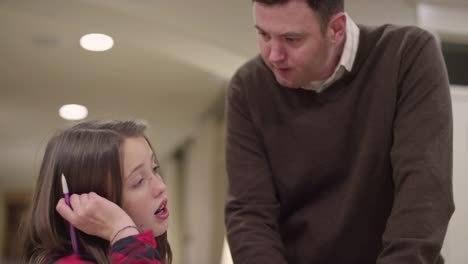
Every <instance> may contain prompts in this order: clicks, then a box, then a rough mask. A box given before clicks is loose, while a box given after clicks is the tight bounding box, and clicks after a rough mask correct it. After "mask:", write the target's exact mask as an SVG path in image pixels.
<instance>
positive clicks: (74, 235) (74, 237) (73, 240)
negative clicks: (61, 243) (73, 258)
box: [62, 173, 79, 254]
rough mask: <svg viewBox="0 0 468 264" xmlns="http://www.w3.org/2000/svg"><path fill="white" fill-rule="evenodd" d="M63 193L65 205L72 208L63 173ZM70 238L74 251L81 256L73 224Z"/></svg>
mask: <svg viewBox="0 0 468 264" xmlns="http://www.w3.org/2000/svg"><path fill="white" fill-rule="evenodd" d="M62 191H63V196H64V197H65V203H66V204H67V205H68V206H69V207H70V208H71V205H70V192H69V191H68V185H67V180H66V179H65V176H64V175H63V173H62ZM70 237H71V242H72V247H73V251H74V252H75V254H79V253H78V241H77V239H76V233H75V228H74V227H73V225H72V224H70Z"/></svg>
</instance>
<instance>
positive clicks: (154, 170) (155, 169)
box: [153, 166, 159, 174]
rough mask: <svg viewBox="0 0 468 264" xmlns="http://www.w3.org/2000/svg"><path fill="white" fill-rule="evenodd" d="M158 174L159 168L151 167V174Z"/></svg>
mask: <svg viewBox="0 0 468 264" xmlns="http://www.w3.org/2000/svg"><path fill="white" fill-rule="evenodd" d="M158 172H159V166H154V167H153V173H154V174H158Z"/></svg>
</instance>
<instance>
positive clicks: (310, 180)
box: [226, 0, 454, 264]
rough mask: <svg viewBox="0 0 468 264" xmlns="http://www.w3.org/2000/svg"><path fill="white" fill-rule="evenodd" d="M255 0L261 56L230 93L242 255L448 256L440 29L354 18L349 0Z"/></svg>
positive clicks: (239, 263)
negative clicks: (347, 9)
mask: <svg viewBox="0 0 468 264" xmlns="http://www.w3.org/2000/svg"><path fill="white" fill-rule="evenodd" d="M253 2H254V3H253V13H254V18H255V27H256V28H257V30H258V45H259V47H260V53H261V54H260V55H261V56H259V57H256V58H254V59H252V60H251V61H249V62H248V63H246V64H245V65H244V66H242V67H241V68H240V69H239V70H238V71H237V73H236V74H235V76H234V77H233V78H232V80H231V82H230V84H229V87H228V91H227V139H226V140H227V141H226V154H227V156H226V159H227V172H228V178H229V189H228V197H227V203H226V227H227V236H228V241H229V244H230V248H231V252H232V256H233V260H234V263H236V264H249V263H253V264H263V263H265V264H266V263H269V264H284V263H289V264H311V263H318V264H327V263H329V264H340V263H345V264H352V263H356V264H366V263H378V264H384V263H385V264H387V263H392V264H393V263H399V264H405V263H408V264H410V263H411V264H422V263H424V264H426V263H427V264H428V263H443V262H444V261H443V258H442V256H441V255H440V249H441V247H442V242H443V240H444V236H445V233H446V229H447V225H448V222H449V219H450V217H451V215H452V214H453V211H454V204H453V194H452V179H451V177H452V176H451V173H452V171H451V165H452V115H451V102H450V93H449V85H448V78H447V73H446V69H445V65H444V62H443V59H442V55H441V52H440V49H439V46H438V43H437V42H436V40H435V38H434V37H433V36H432V35H431V34H429V33H428V32H426V31H423V30H421V29H419V28H417V27H397V26H393V25H385V26H381V27H376V28H369V27H364V26H357V25H356V24H355V23H353V21H352V20H351V18H350V17H349V16H347V15H346V14H345V13H344V12H343V0H341V1H340V0H328V1H324V0H322V1H321V0H308V1H307V0H290V1H288V0H254V1H253Z"/></svg>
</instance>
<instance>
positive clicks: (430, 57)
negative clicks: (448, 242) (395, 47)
mask: <svg viewBox="0 0 468 264" xmlns="http://www.w3.org/2000/svg"><path fill="white" fill-rule="evenodd" d="M414 39H415V40H414V41H412V43H409V42H410V41H408V40H406V41H408V45H406V48H404V53H403V56H402V63H401V68H400V72H399V87H398V89H399V91H398V93H399V94H398V99H397V110H396V113H395V119H394V126H393V129H394V139H393V146H392V150H391V161H392V167H393V180H394V185H395V192H394V195H395V197H394V204H393V208H392V211H391V214H390V217H389V218H388V221H387V225H386V229H385V232H384V234H383V238H382V239H383V250H382V252H381V254H380V256H379V258H378V260H377V263H378V264H390V263H401V264H404V263H408V264H410V263H411V264H429V263H443V260H442V258H441V255H440V250H441V247H442V243H443V240H444V237H445V234H446V231H447V226H448V222H449V220H450V217H451V215H452V214H453V211H454V202H453V193H452V108H451V99H450V89H449V84H448V78H447V72H446V69H445V64H444V61H443V59H442V54H441V52H440V48H439V46H438V43H437V41H436V40H435V38H434V37H433V36H432V35H430V34H429V33H427V32H425V31H423V32H420V34H419V35H418V36H417V37H415V38H414Z"/></svg>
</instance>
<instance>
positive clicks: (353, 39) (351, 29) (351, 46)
mask: <svg viewBox="0 0 468 264" xmlns="http://www.w3.org/2000/svg"><path fill="white" fill-rule="evenodd" d="M345 15H346V40H345V45H344V48H343V52H342V54H341V58H340V62H339V63H338V64H337V65H336V68H335V71H334V72H333V74H332V75H331V76H330V77H329V78H328V79H326V80H319V81H312V82H310V83H309V84H307V85H306V86H304V87H303V88H304V89H306V90H313V91H316V92H317V93H320V92H322V91H323V90H325V89H326V88H327V87H329V86H330V85H331V84H333V83H334V82H335V81H337V80H339V79H340V78H341V77H342V76H343V74H344V73H345V71H348V72H350V71H351V70H352V68H353V64H354V60H355V58H356V53H357V50H358V46H359V28H358V26H357V25H356V24H355V23H354V21H353V20H352V19H351V17H350V16H348V14H345Z"/></svg>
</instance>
